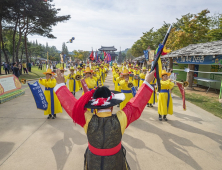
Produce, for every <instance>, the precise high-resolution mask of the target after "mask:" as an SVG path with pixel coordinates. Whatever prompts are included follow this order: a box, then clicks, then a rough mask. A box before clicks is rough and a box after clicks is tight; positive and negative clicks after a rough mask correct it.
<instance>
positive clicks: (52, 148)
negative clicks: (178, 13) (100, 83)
mask: <svg viewBox="0 0 222 170" xmlns="http://www.w3.org/2000/svg"><path fill="white" fill-rule="evenodd" d="M105 85H108V86H110V88H111V89H113V88H114V86H113V83H112V77H111V73H110V74H109V75H108V77H107V79H106V82H105ZM81 93H82V91H80V92H78V93H77V98H79V97H80V95H81ZM144 95H145V94H144ZM173 103H174V114H173V115H172V116H168V119H169V121H168V122H165V121H162V122H160V121H158V114H157V105H155V106H154V107H153V108H147V107H146V108H145V110H144V112H143V114H142V116H141V118H140V119H139V120H137V121H136V122H134V123H132V124H131V126H129V127H128V129H127V130H126V131H125V134H124V136H123V142H122V143H123V145H124V147H125V148H126V150H127V160H128V163H129V165H130V167H131V169H132V170H147V169H155V170H162V169H164V170H178V169H180V170H183V169H184V170H188V169H196V170H200V169H206V170H211V169H212V170H221V169H222V163H221V160H222V120H221V119H220V118H217V117H215V116H214V115H212V114H210V113H208V112H206V111H204V110H202V109H200V108H198V107H197V106H195V105H193V104H191V103H189V102H187V111H183V109H182V100H181V99H180V98H179V97H174V98H173ZM117 110H118V108H115V109H114V111H117ZM86 147H87V138H86V135H85V133H84V131H83V129H82V128H81V127H80V126H79V125H75V124H74V123H73V121H72V120H71V119H70V117H69V116H68V115H67V114H66V112H65V111H63V113H61V114H58V115H57V118H56V119H55V120H53V119H50V120H48V119H46V116H44V115H43V111H41V110H37V109H36V105H35V102H34V99H33V96H32V94H31V92H30V90H29V89H26V94H25V95H24V96H22V97H19V98H16V99H14V100H12V101H10V102H7V103H4V104H1V105H0V169H1V170H73V169H74V170H81V169H83V160H84V157H83V155H84V152H85V149H86Z"/></svg>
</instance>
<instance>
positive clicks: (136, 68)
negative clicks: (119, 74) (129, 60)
mask: <svg viewBox="0 0 222 170" xmlns="http://www.w3.org/2000/svg"><path fill="white" fill-rule="evenodd" d="M133 73H134V80H133V81H134V84H135V86H136V87H138V88H139V86H140V80H139V74H140V70H139V66H138V64H137V65H136V66H135V67H134V72H133Z"/></svg>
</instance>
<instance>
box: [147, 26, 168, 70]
mask: <svg viewBox="0 0 222 170" xmlns="http://www.w3.org/2000/svg"><path fill="white" fill-rule="evenodd" d="M171 29H172V25H170V27H169V28H168V31H167V33H166V35H165V37H164V40H163V43H162V45H163V46H165V44H166V42H167V39H168V37H169V34H170V31H171ZM162 51H163V49H162V50H161V51H160V52H159V53H158V54H157V55H156V58H155V60H154V63H153V66H152V67H151V70H150V72H152V71H153V70H154V69H155V67H156V65H157V62H158V60H159V58H160V55H161V53H162Z"/></svg>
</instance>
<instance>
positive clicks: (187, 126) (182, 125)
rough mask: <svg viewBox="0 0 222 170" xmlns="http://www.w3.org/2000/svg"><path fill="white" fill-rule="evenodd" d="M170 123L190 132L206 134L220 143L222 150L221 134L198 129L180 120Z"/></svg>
mask: <svg viewBox="0 0 222 170" xmlns="http://www.w3.org/2000/svg"><path fill="white" fill-rule="evenodd" d="M169 124H170V125H171V126H173V127H175V128H178V129H181V130H184V131H187V132H190V133H195V134H199V135H203V136H206V137H208V138H210V139H212V140H214V141H215V142H217V143H218V144H220V145H221V146H220V149H221V150H222V136H220V135H217V134H215V133H212V132H207V131H204V130H202V129H198V128H196V127H193V126H190V125H188V124H185V123H183V122H180V121H178V120H175V121H170V122H169Z"/></svg>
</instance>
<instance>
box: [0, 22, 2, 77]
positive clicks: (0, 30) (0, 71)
mask: <svg viewBox="0 0 222 170" xmlns="http://www.w3.org/2000/svg"><path fill="white" fill-rule="evenodd" d="M1 36H2V18H0V75H1V74H2V48H1V42H2V37H1Z"/></svg>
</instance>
